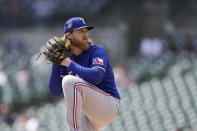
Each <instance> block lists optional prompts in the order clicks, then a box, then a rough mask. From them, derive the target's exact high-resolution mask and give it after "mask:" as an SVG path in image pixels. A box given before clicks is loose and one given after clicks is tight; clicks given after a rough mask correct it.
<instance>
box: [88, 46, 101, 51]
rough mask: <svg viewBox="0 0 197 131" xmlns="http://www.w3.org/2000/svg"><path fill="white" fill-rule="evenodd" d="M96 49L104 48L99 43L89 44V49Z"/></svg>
mask: <svg viewBox="0 0 197 131" xmlns="http://www.w3.org/2000/svg"><path fill="white" fill-rule="evenodd" d="M96 49H101V50H105V49H104V48H103V47H102V46H100V45H91V46H90V51H95V50H96Z"/></svg>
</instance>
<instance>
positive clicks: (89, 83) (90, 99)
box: [49, 17, 120, 131]
mask: <svg viewBox="0 0 197 131" xmlns="http://www.w3.org/2000/svg"><path fill="white" fill-rule="evenodd" d="M93 28H94V27H91V26H87V24H86V23H85V21H84V19H83V18H81V17H74V18H71V19H69V20H68V21H66V23H65V26H64V37H62V40H63V39H64V41H65V45H66V46H67V48H69V49H70V51H71V54H70V57H67V58H65V59H64V60H63V61H62V63H61V65H55V64H53V66H52V71H51V76H50V80H49V90H50V93H51V94H52V95H56V96H57V95H60V94H61V93H62V92H63V94H64V99H65V104H66V118H67V123H68V128H69V131H98V130H100V129H101V128H103V127H104V126H106V125H108V124H109V123H111V122H112V121H113V120H114V119H115V118H116V117H117V116H118V114H119V104H120V96H119V93H118V90H117V88H116V85H115V80H114V74H113V71H112V68H111V65H110V62H109V58H108V57H107V54H106V52H105V50H104V48H102V47H100V46H97V45H93V44H91V42H92V41H91V39H90V38H89V37H88V30H90V29H93Z"/></svg>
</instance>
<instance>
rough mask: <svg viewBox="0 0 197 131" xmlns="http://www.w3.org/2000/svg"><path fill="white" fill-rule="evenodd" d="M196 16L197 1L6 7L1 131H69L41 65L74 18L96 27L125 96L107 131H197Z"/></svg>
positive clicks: (1, 10) (2, 0)
mask: <svg viewBox="0 0 197 131" xmlns="http://www.w3.org/2000/svg"><path fill="white" fill-rule="evenodd" d="M196 14H197V1H196V0H121V1H120V0H94V1H93V0H83V1H81V0H58V1H55V0H34V1H31V0H0V131H67V125H66V118H65V115H64V107H65V106H64V101H63V96H62V95H61V96H59V97H53V96H50V95H49V91H48V87H47V85H48V79H49V74H50V67H51V65H50V64H46V61H44V60H42V59H41V60H39V61H37V62H35V59H36V57H37V55H38V53H39V50H40V47H41V46H42V45H43V44H44V43H45V41H47V40H48V39H49V38H50V37H51V36H54V35H55V36H62V35H63V26H64V22H65V21H66V20H67V19H68V18H70V17H73V16H81V17H84V18H85V19H86V21H87V23H88V24H89V25H94V26H96V29H95V30H92V31H90V34H89V35H90V37H91V38H92V39H93V40H94V41H95V43H96V44H99V45H102V46H104V47H105V49H106V50H107V52H108V55H109V57H110V60H111V63H112V65H113V70H114V73H115V77H116V83H117V86H118V89H119V91H120V93H121V97H122V100H121V111H120V116H119V117H118V118H117V119H116V120H115V121H114V122H113V123H112V124H111V125H109V126H108V127H106V128H105V129H104V131H197V57H196V56H197V15H196Z"/></svg>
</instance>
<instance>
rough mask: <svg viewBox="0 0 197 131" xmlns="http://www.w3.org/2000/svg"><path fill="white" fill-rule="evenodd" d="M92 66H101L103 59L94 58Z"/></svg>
mask: <svg viewBox="0 0 197 131" xmlns="http://www.w3.org/2000/svg"><path fill="white" fill-rule="evenodd" d="M92 64H94V65H103V59H102V58H99V57H95V58H93V60H92Z"/></svg>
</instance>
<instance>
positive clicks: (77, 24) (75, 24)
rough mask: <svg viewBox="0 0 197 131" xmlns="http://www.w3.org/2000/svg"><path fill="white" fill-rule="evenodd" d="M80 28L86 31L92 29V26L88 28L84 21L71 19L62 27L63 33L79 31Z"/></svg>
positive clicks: (75, 18)
mask: <svg viewBox="0 0 197 131" xmlns="http://www.w3.org/2000/svg"><path fill="white" fill-rule="evenodd" d="M82 28H87V29H88V30H91V29H93V28H94V27H93V26H88V25H87V24H86V22H85V20H84V19H83V18H81V17H73V18H70V19H69V20H67V21H66V23H65V25H64V33H65V34H66V33H67V32H70V31H73V30H79V29H82Z"/></svg>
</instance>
